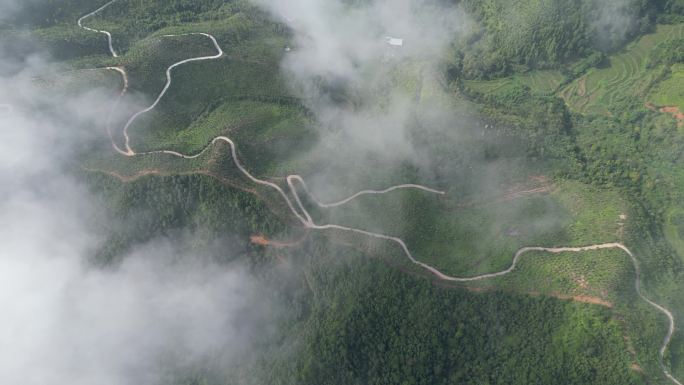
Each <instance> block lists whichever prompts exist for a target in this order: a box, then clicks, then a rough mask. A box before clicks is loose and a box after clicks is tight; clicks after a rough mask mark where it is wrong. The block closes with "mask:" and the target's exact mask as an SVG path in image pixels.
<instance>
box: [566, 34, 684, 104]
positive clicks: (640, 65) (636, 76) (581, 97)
mask: <svg viewBox="0 0 684 385" xmlns="http://www.w3.org/2000/svg"><path fill="white" fill-rule="evenodd" d="M683 36H684V24H679V25H659V26H658V28H657V30H656V32H655V33H653V34H649V35H646V36H644V37H642V38H641V39H639V40H638V41H636V42H634V43H632V44H630V45H629V46H628V47H627V48H626V49H625V51H624V52H622V53H619V54H616V55H613V56H611V57H610V65H609V66H607V67H605V68H594V69H591V70H590V71H589V72H588V73H587V74H585V75H584V76H582V77H580V78H579V79H576V80H575V81H573V82H571V83H570V84H568V85H567V86H566V87H564V88H563V89H562V90H560V92H559V95H560V96H561V97H562V98H563V99H564V100H565V102H566V103H567V104H568V106H569V107H570V108H571V109H572V110H574V111H576V112H579V113H582V114H600V115H609V114H610V106H611V105H612V104H613V103H614V102H616V101H617V100H618V98H619V97H620V96H623V95H624V96H636V97H640V98H644V99H646V96H647V94H648V92H649V89H650V88H651V87H652V86H653V83H654V82H655V81H656V80H657V77H658V75H659V74H660V73H661V71H662V70H663V68H662V67H655V68H650V69H649V68H647V63H648V55H649V52H650V51H651V49H652V48H653V47H654V46H655V45H656V44H657V43H658V42H660V41H664V40H667V39H671V38H677V37H683Z"/></svg>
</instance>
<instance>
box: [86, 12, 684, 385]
mask: <svg viewBox="0 0 684 385" xmlns="http://www.w3.org/2000/svg"><path fill="white" fill-rule="evenodd" d="M116 1H117V0H112V1H110V2H108V3H106V4H105V5H103V6H102V7H100V8H98V9H96V10H95V11H93V12H91V13H89V14H87V15H85V16H83V17H81V18H80V19H78V26H79V27H81V28H83V29H85V30H88V31H92V32H97V33H101V34H104V35H106V36H107V41H108V44H109V51H110V53H111V54H112V56H113V57H118V54H117V53H116V51H115V50H114V48H113V43H112V35H111V33H109V32H108V31H103V30H97V29H93V28H88V27H86V26H84V25H83V21H84V20H85V19H87V18H89V17H92V16H94V15H96V14H97V13H99V12H100V11H102V10H104V9H105V8H107V7H108V6H110V5H111V4H112V3H114V2H116ZM190 35H201V36H205V37H207V38H209V39H210V40H211V41H212V43H213V44H214V47H215V48H216V51H217V53H216V54H215V55H211V56H201V57H195V58H190V59H185V60H181V61H179V62H177V63H174V64H172V65H171V66H169V67H168V68H167V70H166V84H165V85H164V88H163V89H162V91H161V92H160V93H159V95H158V96H157V98H156V99H155V101H154V103H152V104H151V105H150V106H149V107H146V108H144V109H142V110H140V111H138V112H136V113H135V114H133V115H132V116H131V117H130V118H129V119H128V121H127V122H126V124H125V126H124V128H123V136H124V139H125V149H124V150H122V149H120V148H119V147H118V146H117V145H116V143H115V142H114V139H113V136H112V135H111V130H110V127H109V124H111V121H112V117H113V114H114V111H115V109H116V108H117V106H118V105H119V103H120V101H121V99H122V98H123V96H124V95H125V93H126V91H127V89H128V75H127V73H126V71H125V69H124V68H123V67H107V69H110V70H114V71H117V72H119V73H120V74H121V75H122V77H123V79H124V86H123V91H122V92H121V93H120V95H119V97H118V98H117V100H116V102H115V103H114V104H113V106H112V108H111V111H110V114H109V116H108V122H107V124H108V127H107V130H108V132H109V133H110V136H111V137H112V146H113V147H114V149H115V150H116V151H117V152H118V153H120V154H122V155H125V156H129V157H132V156H143V155H151V154H167V155H171V156H175V157H180V158H183V159H195V158H198V157H200V156H201V155H202V154H204V153H205V152H206V151H208V150H209V149H210V148H211V147H213V146H214V145H216V144H217V143H219V142H223V143H225V144H227V145H228V146H229V147H230V153H231V155H232V159H233V162H234V164H235V166H236V167H237V168H238V169H239V170H240V172H241V173H242V174H243V175H245V176H246V177H247V178H248V179H249V180H251V181H252V182H253V183H255V184H258V185H261V186H265V187H269V188H271V189H273V190H275V191H276V192H278V194H279V195H280V196H281V197H282V198H283V200H284V201H285V203H286V204H287V206H288V207H289V209H290V211H291V212H292V213H293V215H294V216H295V217H296V218H297V219H298V220H299V221H300V222H301V224H302V225H303V227H304V228H305V229H310V230H338V231H344V232H350V233H355V234H360V235H365V236H368V237H371V238H376V239H381V240H387V241H390V242H393V243H395V244H397V245H398V246H399V247H400V248H401V249H402V251H403V253H404V254H405V255H406V257H407V258H408V259H409V260H410V261H411V262H412V263H413V264H415V265H417V266H419V267H421V268H423V269H425V270H426V271H428V272H430V273H431V274H433V275H434V276H435V277H437V278H438V279H440V280H443V281H449V282H473V281H481V280H486V279H492V278H497V277H502V276H505V275H507V274H510V273H512V272H513V271H514V270H515V268H516V266H517V264H518V262H519V260H520V258H521V257H522V256H523V255H525V254H527V253H529V252H533V251H538V252H547V253H554V254H557V253H578V252H587V251H593V250H602V249H620V250H622V251H623V252H625V253H626V254H627V255H628V256H629V257H630V259H631V261H632V264H633V265H634V270H635V281H634V288H635V290H636V292H637V294H638V295H639V297H640V298H641V299H642V300H644V301H645V302H646V303H648V304H649V305H651V306H652V307H653V308H655V309H656V310H658V311H659V312H661V313H663V314H664V315H665V316H666V317H667V319H668V321H669V327H668V331H667V334H666V335H665V338H664V340H663V342H662V345H661V348H660V350H659V364H660V367H661V369H662V371H663V374H664V375H665V376H666V377H667V378H668V379H669V380H670V381H672V382H673V383H674V384H677V385H682V383H681V382H679V380H677V379H676V378H675V377H674V376H672V375H671V374H670V372H669V370H668V368H667V367H666V365H665V362H664V355H665V351H666V350H667V348H668V346H669V344H670V341H671V340H672V335H673V333H674V330H675V320H674V316H673V315H672V313H671V312H670V311H669V310H668V309H666V308H665V307H663V306H661V305H659V304H657V303H655V302H653V301H651V300H650V299H648V298H647V297H646V296H644V294H643V293H642V291H641V268H640V265H639V261H638V260H637V258H636V257H635V255H634V254H633V253H632V252H631V251H630V250H629V249H628V248H627V247H626V246H624V245H623V244H621V243H603V244H595V245H589V246H583V247H523V248H521V249H520V250H518V251H517V252H516V253H515V255H514V257H513V261H512V263H511V266H510V267H509V268H507V269H505V270H502V271H499V272H495V273H487V274H481V275H477V276H472V277H454V276H450V275H447V274H444V273H442V272H441V271H440V270H438V269H436V268H435V267H433V266H431V265H428V264H426V263H423V262H421V261H419V260H417V259H416V258H415V257H414V256H413V254H412V253H411V251H410V250H409V248H408V246H407V245H406V243H405V242H404V241H403V240H402V239H401V238H397V237H393V236H389V235H385V234H380V233H374V232H370V231H366V230H363V229H357V228H352V227H346V226H341V225H336V224H324V225H319V224H316V223H315V221H314V220H313V219H312V217H311V215H310V213H309V212H308V210H307V209H306V207H304V204H303V203H302V200H301V197H300V196H299V191H298V190H297V187H296V185H295V182H298V183H299V184H300V185H301V186H302V190H303V191H304V192H305V193H306V196H307V197H308V198H309V199H310V200H311V201H313V202H314V203H316V205H318V206H319V207H320V208H330V207H338V206H341V205H344V204H346V203H349V202H350V201H352V200H354V199H356V198H359V197H361V196H363V195H375V194H386V193H390V192H392V191H396V190H400V189H417V190H421V191H424V192H426V193H432V194H440V195H444V194H445V192H444V191H439V190H436V189H432V188H430V187H426V186H422V185H418V184H403V185H397V186H392V187H389V188H386V189H384V190H363V191H360V192H357V193H356V194H353V195H351V196H350V197H348V198H346V199H342V200H340V201H336V202H332V203H323V202H321V201H320V200H318V199H316V198H315V196H314V195H313V194H312V193H311V192H310V191H309V189H308V187H307V185H306V183H305V182H304V179H303V178H302V177H301V176H299V175H288V176H287V178H286V179H287V185H288V187H289V193H290V194H291V196H292V197H293V198H294V202H295V203H296V206H295V203H293V201H292V199H291V198H290V196H288V194H287V193H286V192H285V190H283V189H282V188H281V187H280V186H279V185H277V184H275V183H273V182H270V181H267V180H263V179H259V178H257V177H255V176H254V175H252V174H251V173H250V172H249V171H248V170H247V169H246V168H245V167H244V166H243V165H242V163H240V160H239V159H238V156H237V150H236V145H235V143H234V142H233V141H232V140H231V139H230V138H228V137H227V136H217V137H216V138H214V139H213V140H212V141H211V142H210V143H209V144H208V145H207V146H206V147H204V148H203V149H202V150H201V151H200V152H198V153H197V154H194V155H186V154H182V153H180V152H176V151H171V150H159V151H149V152H141V153H136V152H135V151H134V150H133V149H132V148H131V146H130V139H129V135H128V129H129V128H130V126H131V125H132V124H133V123H134V122H135V121H136V119H137V118H139V117H140V116H142V115H144V114H145V113H147V112H150V111H152V110H153V109H154V108H155V107H157V105H158V104H159V102H160V101H161V99H162V98H163V97H164V95H165V94H166V92H167V91H168V89H169V88H170V87H171V84H172V70H173V69H174V68H176V67H178V66H181V65H183V64H187V63H191V62H198V61H204V60H216V59H219V58H221V57H222V56H223V55H224V52H223V50H222V49H221V47H220V45H219V43H218V42H217V40H216V38H215V37H214V36H212V35H210V34H208V33H199V32H198V33H187V34H181V35H163V37H175V36H190ZM254 240H256V241H263V240H265V238H264V239H262V237H257V238H254V239H253V241H254Z"/></svg>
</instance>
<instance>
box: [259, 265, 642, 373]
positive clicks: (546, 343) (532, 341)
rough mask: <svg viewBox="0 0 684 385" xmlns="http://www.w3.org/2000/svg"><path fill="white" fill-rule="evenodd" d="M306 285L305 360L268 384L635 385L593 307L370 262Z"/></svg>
mask: <svg viewBox="0 0 684 385" xmlns="http://www.w3.org/2000/svg"><path fill="white" fill-rule="evenodd" d="M347 258H349V257H348V256H347ZM307 276H308V281H309V282H310V286H311V287H312V290H314V300H313V304H312V308H311V313H310V316H309V318H308V320H307V321H306V328H307V333H306V334H305V335H304V337H303V338H304V341H303V343H302V349H303V351H302V352H301V353H300V354H298V355H296V356H294V357H287V359H285V360H283V362H280V363H279V364H278V365H277V366H276V368H277V369H278V370H275V371H273V372H272V373H270V375H271V376H272V377H271V378H268V379H267V381H268V383H272V384H294V383H296V384H316V385H320V384H345V385H348V384H360V385H361V384H363V385H370V384H405V385H409V384H426V385H427V384H492V385H493V384H525V385H528V384H568V385H570V384H582V385H585V384H636V383H640V382H641V381H640V378H639V377H638V375H637V374H636V373H635V372H630V371H629V370H628V369H627V366H628V365H629V354H628V353H627V351H626V350H625V348H624V346H623V343H624V342H623V341H622V336H621V333H622V332H621V330H620V326H619V325H618V323H617V322H616V321H614V320H611V319H610V315H609V314H610V313H609V312H608V311H606V310H604V309H602V308H599V307H594V306H589V305H583V304H575V303H571V302H564V301H558V300H554V299H550V298H542V297H528V296H521V295H513V294H506V293H500V292H493V293H480V294H476V293H469V292H468V291H465V290H462V289H460V290H459V289H448V288H440V287H435V286H434V285H432V284H431V283H430V282H429V281H428V280H424V279H416V278H413V277H411V276H408V275H406V274H405V273H402V272H400V271H396V270H394V269H392V268H388V267H385V266H384V265H383V264H382V262H380V261H377V260H372V259H371V260H366V259H351V262H346V263H342V264H341V265H338V266H335V267H334V268H325V267H319V268H317V269H314V270H313V271H310V272H309V273H308V274H307ZM293 367H294V368H293ZM283 373H287V374H285V375H283Z"/></svg>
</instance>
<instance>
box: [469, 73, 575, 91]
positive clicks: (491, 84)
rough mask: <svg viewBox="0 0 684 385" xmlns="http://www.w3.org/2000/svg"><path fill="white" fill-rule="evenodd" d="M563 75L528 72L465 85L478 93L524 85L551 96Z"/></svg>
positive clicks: (471, 81)
mask: <svg viewBox="0 0 684 385" xmlns="http://www.w3.org/2000/svg"><path fill="white" fill-rule="evenodd" d="M563 79H564V77H563V75H562V74H561V73H560V72H559V71H530V72H528V73H526V74H523V75H516V76H513V77H509V78H502V79H495V80H467V81H466V82H465V85H466V86H467V87H469V88H471V89H472V90H474V91H476V92H479V93H485V94H486V93H491V92H496V91H502V90H504V89H506V88H507V87H512V86H515V85H520V84H522V85H526V86H528V87H530V88H531V89H532V90H534V91H535V92H539V93H542V94H551V93H553V92H555V91H556V90H557V89H558V86H559V85H560V84H561V83H562V82H563Z"/></svg>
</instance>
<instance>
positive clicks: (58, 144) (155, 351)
mask: <svg viewBox="0 0 684 385" xmlns="http://www.w3.org/2000/svg"><path fill="white" fill-rule="evenodd" d="M7 56H11V55H7ZM7 56H6V54H5V53H4V52H0V58H3V59H2V60H0V68H2V67H3V65H5V64H7V65H11V66H12V68H14V70H13V71H12V72H13V73H14V75H12V76H11V77H3V78H0V105H2V108H1V109H0V244H2V248H1V249H0V303H1V304H2V317H0V361H1V362H2V364H1V365H0V383H3V384H36V385H38V384H40V385H43V384H112V385H113V384H151V385H156V384H167V383H169V382H170V381H171V379H173V378H175V376H176V375H177V374H178V373H176V371H178V370H181V369H183V368H193V367H196V366H201V367H208V366H211V364H210V363H211V362H214V361H211V360H209V358H212V359H214V360H217V361H220V365H221V366H222V367H225V366H226V365H230V364H231V363H232V362H234V361H239V360H245V359H246V358H245V357H246V356H247V354H246V352H249V350H250V346H251V345H250V344H251V342H250V341H252V337H253V336H254V335H255V333H258V334H259V335H262V336H263V335H268V333H269V330H271V329H270V327H269V325H270V320H271V317H272V315H273V313H274V312H275V311H276V308H277V307H275V306H272V304H271V303H270V302H269V301H268V300H267V299H265V298H264V296H263V295H261V294H260V293H261V291H260V288H259V287H258V284H257V283H256V282H255V280H254V277H253V276H252V275H251V273H250V272H249V271H248V269H246V268H245V267H243V266H240V265H230V266H226V265H221V264H217V263H215V262H212V261H210V260H209V259H208V258H203V256H202V255H197V254H193V253H186V252H185V251H182V250H188V249H189V248H187V247H184V245H183V242H184V241H183V239H184V238H182V237H181V239H180V240H169V239H164V238H161V239H155V240H152V241H151V242H149V243H146V244H143V245H138V246H136V247H134V248H133V250H132V251H130V252H129V253H127V255H126V256H124V257H123V259H122V262H121V263H120V264H119V265H117V266H108V267H106V268H101V267H95V266H93V265H92V264H91V261H92V256H93V253H94V252H95V250H97V248H98V247H99V246H100V245H101V244H102V242H103V241H104V237H103V236H102V234H101V232H100V231H99V230H98V229H101V228H102V221H107V220H108V218H107V213H106V210H104V208H102V207H100V206H98V203H97V202H99V201H98V200H96V199H95V197H93V196H91V194H90V192H89V190H88V188H87V187H86V186H85V185H84V184H83V183H82V182H81V180H80V179H79V178H78V177H77V176H75V174H74V173H73V170H74V160H75V159H74V156H75V155H74V154H77V153H78V152H79V151H80V150H81V149H82V148H83V146H87V145H88V144H89V143H90V142H91V141H92V140H93V139H95V138H102V137H105V136H106V133H105V131H104V129H103V122H102V120H103V119H102V117H103V116H106V114H105V113H106V112H107V107H108V106H109V105H111V103H112V101H113V96H114V95H115V94H116V93H115V92H112V90H109V89H107V88H105V87H97V85H96V84H94V85H93V86H94V87H92V88H90V89H84V90H81V91H74V90H72V91H70V92H68V93H65V92H62V91H60V89H59V87H51V86H50V84H49V80H50V79H51V78H52V77H54V76H58V75H56V73H55V71H56V70H55V69H54V68H53V66H52V65H50V64H49V63H48V62H47V60H46V59H44V57H43V56H42V55H40V54H39V53H34V54H31V55H28V56H27V59H26V60H24V61H20V62H17V61H15V62H13V63H4V62H5V60H4V58H5V57H7ZM37 79H46V80H47V82H46V81H39V80H37ZM191 237H192V235H191V234H188V237H186V238H188V239H191ZM225 253H227V254H230V250H225ZM208 362H209V363H208Z"/></svg>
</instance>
